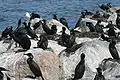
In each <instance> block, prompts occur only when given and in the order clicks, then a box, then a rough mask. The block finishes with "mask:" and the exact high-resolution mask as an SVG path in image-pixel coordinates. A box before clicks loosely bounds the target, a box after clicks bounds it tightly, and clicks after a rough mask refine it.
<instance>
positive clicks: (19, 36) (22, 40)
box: [6, 26, 31, 50]
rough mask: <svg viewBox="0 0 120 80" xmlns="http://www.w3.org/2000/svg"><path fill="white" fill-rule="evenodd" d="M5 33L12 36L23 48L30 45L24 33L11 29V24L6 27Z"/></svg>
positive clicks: (26, 48)
mask: <svg viewBox="0 0 120 80" xmlns="http://www.w3.org/2000/svg"><path fill="white" fill-rule="evenodd" d="M6 33H7V34H8V35H9V36H10V37H11V38H13V40H14V41H15V42H17V43H18V44H19V45H21V46H22V48H23V49H25V50H28V49H30V46H31V41H30V39H29V38H28V36H27V35H26V34H24V33H21V32H17V31H13V30H12V26H11V27H10V28H7V30H6Z"/></svg>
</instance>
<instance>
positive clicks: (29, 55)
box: [24, 53, 33, 59]
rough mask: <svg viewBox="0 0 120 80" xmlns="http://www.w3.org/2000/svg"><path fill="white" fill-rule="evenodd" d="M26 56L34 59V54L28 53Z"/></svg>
mask: <svg viewBox="0 0 120 80" xmlns="http://www.w3.org/2000/svg"><path fill="white" fill-rule="evenodd" d="M24 55H27V56H28V57H29V58H31V59H33V55H32V53H27V54H24Z"/></svg>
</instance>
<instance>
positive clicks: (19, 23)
mask: <svg viewBox="0 0 120 80" xmlns="http://www.w3.org/2000/svg"><path fill="white" fill-rule="evenodd" d="M20 25H21V19H19V20H18V27H20Z"/></svg>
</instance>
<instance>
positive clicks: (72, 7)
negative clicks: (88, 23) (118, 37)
mask: <svg viewBox="0 0 120 80" xmlns="http://www.w3.org/2000/svg"><path fill="white" fill-rule="evenodd" d="M108 2H111V3H112V5H115V6H119V5H120V0H0V30H2V29H4V28H5V27H7V26H14V27H16V26H17V20H18V19H19V18H21V17H24V15H25V12H37V13H39V14H40V15H41V17H42V18H44V19H51V18H52V14H57V16H58V18H60V17H65V18H66V19H67V20H68V22H69V26H70V27H74V25H75V23H76V21H77V20H78V18H79V16H80V12H81V11H82V10H84V9H87V10H90V11H97V10H100V9H99V7H98V6H97V4H98V3H99V4H102V3H108Z"/></svg>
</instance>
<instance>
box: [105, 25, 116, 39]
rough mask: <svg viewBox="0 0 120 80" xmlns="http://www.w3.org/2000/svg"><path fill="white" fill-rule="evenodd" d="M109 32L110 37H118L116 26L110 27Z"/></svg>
mask: <svg viewBox="0 0 120 80" xmlns="http://www.w3.org/2000/svg"><path fill="white" fill-rule="evenodd" d="M107 32H108V36H109V38H111V37H114V38H116V37H117V36H116V33H115V28H114V26H111V27H109V30H108V31H107Z"/></svg>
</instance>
